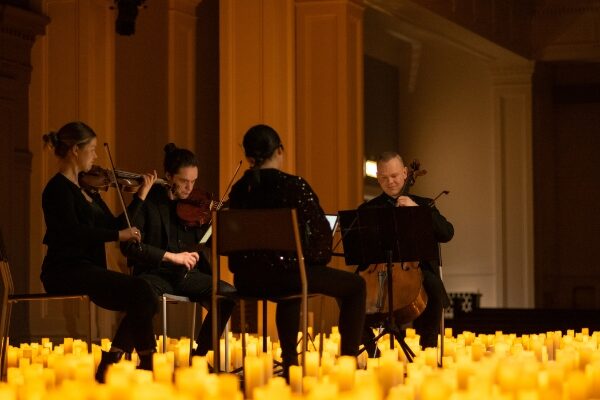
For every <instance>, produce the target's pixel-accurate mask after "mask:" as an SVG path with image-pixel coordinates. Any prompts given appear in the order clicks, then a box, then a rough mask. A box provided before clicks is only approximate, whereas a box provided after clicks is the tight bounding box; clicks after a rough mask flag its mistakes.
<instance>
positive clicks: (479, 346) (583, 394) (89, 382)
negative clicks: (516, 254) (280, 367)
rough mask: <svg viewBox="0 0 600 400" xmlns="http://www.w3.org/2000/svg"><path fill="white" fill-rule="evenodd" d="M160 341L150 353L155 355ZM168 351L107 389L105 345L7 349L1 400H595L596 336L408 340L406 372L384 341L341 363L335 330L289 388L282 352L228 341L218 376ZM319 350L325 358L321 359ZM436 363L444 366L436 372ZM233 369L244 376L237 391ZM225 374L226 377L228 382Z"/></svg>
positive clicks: (598, 386) (313, 346)
mask: <svg viewBox="0 0 600 400" xmlns="http://www.w3.org/2000/svg"><path fill="white" fill-rule="evenodd" d="M162 340H163V339H162V338H159V343H158V346H157V348H159V349H162ZM167 340H168V342H167V351H166V352H165V353H156V354H155V355H154V360H153V361H154V368H153V371H144V370H139V369H136V368H135V365H136V362H137V358H136V356H135V354H133V355H132V357H131V360H123V361H121V362H119V363H118V364H115V365H113V366H111V367H110V368H109V370H108V372H107V375H106V384H104V385H99V384H96V383H95V381H94V371H95V368H96V366H97V365H98V363H99V361H100V356H101V350H107V349H108V348H110V342H109V341H108V340H102V342H101V344H100V345H99V346H98V345H92V348H91V349H88V346H87V343H85V342H82V341H80V340H73V339H71V338H65V339H64V341H63V343H61V344H58V345H54V344H53V343H51V342H50V341H49V340H48V339H43V340H42V342H41V343H31V344H21V345H20V346H19V347H12V346H9V347H8V353H7V360H6V362H7V370H6V371H7V373H6V383H1V384H0V399H11V400H34V399H35V400H37V399H42V398H43V399H51V400H55V399H56V400H58V399H60V400H65V399H68V400H71V399H73V400H79V399H82V400H83V399H86V400H87V399H102V400H109V399H119V400H120V399H144V400H146V399H148V400H153V399H182V400H184V399H185V400H191V399H211V400H212V399H228V400H229V399H232V400H237V399H239V400H242V399H243V398H247V399H254V400H291V399H301V398H305V399H310V400H313V399H314V400H329V399H338V398H341V399H374V400H438V399H451V400H462V399H467V400H475V399H477V400H479V399H494V400H495V399H498V400H512V399H514V400H541V399H551V400H552V399H556V400H565V399H570V400H579V399H600V332H594V333H592V334H590V332H589V331H588V330H587V329H583V330H582V331H581V332H577V333H576V332H574V331H572V330H569V331H567V332H566V334H563V333H561V332H548V333H543V334H532V335H523V336H517V335H514V334H504V333H502V332H497V333H496V334H492V335H488V334H474V333H472V332H463V333H461V334H458V335H457V336H456V337H454V336H453V335H452V331H451V330H449V329H447V330H446V331H445V334H444V337H443V340H444V355H443V357H441V359H440V357H438V353H437V349H435V348H427V349H424V350H423V349H421V348H420V347H419V345H418V342H419V337H418V335H416V334H415V332H414V331H413V330H411V329H409V330H407V337H406V339H405V341H406V343H407V344H408V345H409V346H410V347H411V349H412V350H413V351H414V352H415V358H414V360H413V362H412V363H408V362H407V360H406V357H405V355H404V353H403V352H402V351H401V350H400V347H399V346H398V343H397V342H396V343H395V346H394V348H393V349H392V348H390V347H391V346H390V339H389V337H383V338H382V339H381V340H380V342H379V343H378V347H379V349H380V351H381V356H380V357H378V358H368V357H367V356H366V355H365V354H364V353H363V354H362V355H361V356H360V357H359V358H358V360H357V359H355V358H353V357H344V356H340V355H339V349H340V346H339V343H340V336H339V332H337V330H334V331H333V332H332V333H331V334H329V335H327V336H326V337H324V339H323V345H322V346H321V344H320V340H321V339H320V337H319V336H316V337H314V340H310V341H309V346H308V347H309V351H308V353H307V354H306V363H305V370H304V373H303V370H302V367H300V366H292V367H291V368H290V371H289V372H290V374H289V375H290V379H289V384H287V383H286V382H285V380H284V379H283V378H281V377H277V376H273V370H274V366H275V365H277V363H278V361H279V356H280V349H279V346H278V344H277V343H276V342H271V341H270V340H268V347H267V351H266V352H263V351H262V340H261V338H257V337H255V336H251V335H248V336H247V337H246V341H247V353H246V359H245V363H242V349H241V340H240V339H239V338H237V337H234V336H233V335H231V334H228V342H227V346H226V345H225V344H226V343H225V340H222V341H221V346H222V348H221V361H222V362H221V364H222V366H223V367H222V368H223V369H224V370H225V373H220V374H214V373H209V364H212V354H210V353H209V354H208V355H207V357H194V358H193V359H191V360H190V357H189V355H190V353H189V349H190V339H186V338H182V339H179V340H176V339H167ZM319 350H321V351H322V355H321V356H319ZM440 361H441V363H440ZM236 369H241V370H243V388H241V387H240V376H241V372H240V373H239V374H235V373H232V372H235V370H236ZM227 372H229V373H227Z"/></svg>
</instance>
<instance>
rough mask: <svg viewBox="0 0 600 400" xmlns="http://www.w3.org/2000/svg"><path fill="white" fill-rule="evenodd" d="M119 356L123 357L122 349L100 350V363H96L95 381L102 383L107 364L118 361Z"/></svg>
mask: <svg viewBox="0 0 600 400" xmlns="http://www.w3.org/2000/svg"><path fill="white" fill-rule="evenodd" d="M121 357H123V352H122V351H104V350H102V358H101V359H100V364H98V369H97V370H96V381H97V382H98V383H104V378H105V375H106V370H107V369H108V366H109V365H111V364H115V363H117V362H119V360H120V359H121Z"/></svg>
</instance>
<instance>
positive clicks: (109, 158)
mask: <svg viewBox="0 0 600 400" xmlns="http://www.w3.org/2000/svg"><path fill="white" fill-rule="evenodd" d="M104 150H105V151H106V154H107V155H108V161H109V162H110V168H111V169H110V172H111V173H112V179H113V181H114V182H115V186H116V188H117V193H118V194H119V196H118V197H119V201H120V202H121V207H123V214H125V220H126V221H127V227H128V228H129V229H131V221H130V220H129V215H128V214H127V207H125V200H123V193H121V188H120V187H119V182H118V181H117V173H116V169H115V164H114V163H113V159H112V155H111V154H110V148H109V147H108V143H104ZM140 236H141V235H140ZM140 240H141V237H140ZM137 243H138V246H140V248H141V247H142V244H141V242H140V241H138V242H137Z"/></svg>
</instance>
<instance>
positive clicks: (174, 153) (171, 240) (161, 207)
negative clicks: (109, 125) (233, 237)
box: [121, 143, 235, 356]
mask: <svg viewBox="0 0 600 400" xmlns="http://www.w3.org/2000/svg"><path fill="white" fill-rule="evenodd" d="M164 151H165V157H164V170H165V178H166V181H167V183H168V185H154V187H153V188H152V189H151V190H150V192H149V193H148V197H147V198H146V201H145V202H144V204H143V205H142V207H141V209H140V211H139V212H138V213H136V214H135V215H133V216H132V221H131V222H132V224H134V225H135V226H137V227H139V228H140V230H141V232H142V241H141V245H140V246H138V245H137V244H132V243H122V244H121V251H122V253H123V254H124V255H125V256H126V257H127V263H128V265H129V266H130V267H132V268H133V275H134V276H139V277H140V278H142V279H144V280H145V281H147V282H148V283H150V285H151V286H152V288H153V289H154V292H155V293H156V295H159V296H160V295H162V294H163V293H170V294H175V295H180V296H187V297H189V298H190V299H191V300H192V301H195V302H198V303H200V304H201V305H208V304H210V296H211V292H212V277H211V268H210V264H209V262H208V260H207V258H206V256H205V255H204V253H203V252H202V251H199V249H198V243H199V242H200V240H201V239H202V236H203V235H204V234H205V232H206V230H207V229H208V225H209V224H208V223H207V224H204V225H202V224H190V223H188V222H186V221H184V220H182V219H181V218H180V217H179V216H178V213H177V208H178V203H180V202H182V201H185V200H187V199H189V198H190V196H193V195H195V194H196V193H197V192H198V190H196V191H194V184H195V182H196V179H197V178H198V161H197V159H196V156H195V155H194V153H192V152H191V151H189V150H187V149H182V148H178V147H176V146H175V145H174V144H173V143H169V144H167V145H166V146H165V147H164ZM206 208H207V211H208V208H209V207H208V204H206ZM220 285H221V287H220V289H219V290H220V291H221V292H223V293H228V292H229V293H233V292H235V289H234V288H233V286H231V285H229V284H228V283H226V282H223V281H221V282H220ZM219 305H220V309H219V310H220V318H219V321H220V326H219V334H221V332H222V331H223V330H224V329H225V325H226V324H227V321H228V320H229V317H230V316H231V313H232V311H233V307H234V306H235V302H234V301H233V300H231V299H228V298H224V299H222V300H220V301H219ZM211 318H212V317H211V315H210V309H209V315H207V316H206V318H205V319H204V322H203V323H202V326H201V328H200V332H199V333H198V338H197V343H198V347H197V348H196V349H195V350H194V352H193V354H192V355H200V356H204V355H206V353H208V350H210V349H211V348H212V340H211Z"/></svg>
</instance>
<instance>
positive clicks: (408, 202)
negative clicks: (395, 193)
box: [396, 196, 418, 207]
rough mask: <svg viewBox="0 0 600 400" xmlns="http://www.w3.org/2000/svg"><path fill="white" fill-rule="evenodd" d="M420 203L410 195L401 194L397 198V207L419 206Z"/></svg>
mask: <svg viewBox="0 0 600 400" xmlns="http://www.w3.org/2000/svg"><path fill="white" fill-rule="evenodd" d="M417 206H418V204H417V203H415V202H414V201H413V199H411V198H410V197H408V196H400V197H398V198H397V199H396V207H417Z"/></svg>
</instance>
